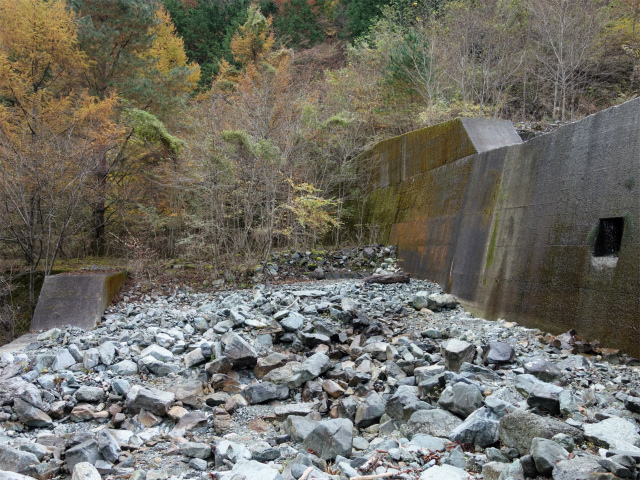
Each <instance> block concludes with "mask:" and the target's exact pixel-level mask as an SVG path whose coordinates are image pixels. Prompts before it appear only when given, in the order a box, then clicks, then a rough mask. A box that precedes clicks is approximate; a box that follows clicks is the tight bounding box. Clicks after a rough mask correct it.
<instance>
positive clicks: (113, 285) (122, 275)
mask: <svg viewBox="0 0 640 480" xmlns="http://www.w3.org/2000/svg"><path fill="white" fill-rule="evenodd" d="M126 279H127V274H126V272H119V273H115V274H113V275H109V276H108V277H107V279H106V280H105V282H104V284H105V290H106V293H107V296H106V300H107V305H108V304H109V303H111V301H112V300H113V297H115V296H116V293H118V290H120V287H121V286H122V284H123V283H124V281H125V280H126Z"/></svg>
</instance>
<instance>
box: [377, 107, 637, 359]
mask: <svg viewBox="0 0 640 480" xmlns="http://www.w3.org/2000/svg"><path fill="white" fill-rule="evenodd" d="M465 122H467V121H466V120H463V121H461V124H462V126H463V127H467V126H469V125H470V124H466V125H465ZM479 122H482V121H479ZM475 127H476V131H479V130H481V131H482V132H483V137H482V138H485V139H486V138H488V137H490V135H491V125H489V124H485V125H482V126H481V128H480V125H479V124H476V125H475ZM500 128H501V129H502V130H501V131H499V132H498V133H497V134H496V139H495V141H484V142H483V141H480V140H476V142H474V141H473V140H471V139H472V138H473V136H474V132H466V133H464V134H463V133H460V132H454V133H455V137H457V138H464V139H466V140H465V141H468V142H470V143H471V145H474V147H473V148H474V150H476V152H477V153H472V154H470V155H467V156H464V157H459V158H454V159H453V160H452V161H447V160H441V161H440V162H438V164H433V165H432V168H416V166H420V165H423V164H424V162H423V160H422V158H420V157H421V156H422V157H424V156H429V155H430V154H429V153H428V152H426V153H420V152H417V153H415V158H414V156H406V155H405V157H404V160H403V161H404V165H405V169H407V170H412V169H413V170H414V171H416V173H415V174H414V175H412V176H410V177H406V178H404V179H399V180H398V181H396V182H394V183H391V182H390V183H389V184H388V185H387V186H385V187H384V188H379V189H378V190H377V191H376V192H374V194H373V196H372V204H371V206H370V210H369V214H370V217H369V221H371V222H377V223H379V224H381V227H382V232H383V233H384V234H385V235H386V238H384V239H385V240H387V241H390V242H391V243H397V244H398V246H399V254H400V258H401V259H402V260H404V268H405V269H406V270H407V271H409V272H410V273H412V274H414V275H417V276H419V277H423V278H431V279H433V280H436V281H438V282H439V283H440V284H441V285H442V286H443V287H444V288H445V289H446V290H447V291H449V292H451V293H453V294H455V295H457V296H458V297H459V298H460V299H461V300H463V303H466V306H467V307H469V308H471V309H472V310H475V312H476V313H478V314H479V315H481V316H484V317H486V318H498V317H508V318H509V319H512V320H515V321H517V322H519V323H521V324H525V325H528V326H535V327H538V328H541V329H543V330H545V331H550V332H553V333H560V332H563V331H566V330H568V329H570V328H575V329H576V331H577V332H578V333H579V334H580V335H582V336H584V337H586V338H587V339H590V340H594V339H598V340H600V342H601V343H602V344H603V345H605V346H611V347H618V348H622V349H623V351H625V352H627V353H629V354H630V355H633V356H635V357H639V356H640V319H639V317H638V315H639V313H638V312H640V245H639V244H640V240H639V239H640V231H639V228H640V227H639V226H638V225H639V222H640V219H639V216H640V191H639V188H640V136H639V135H638V133H639V132H640V100H633V101H631V102H627V103H625V104H623V105H621V106H618V107H614V108H611V109H609V110H606V111H604V112H600V113H598V114H596V115H593V116H591V117H588V118H586V119H584V120H582V121H580V122H577V123H575V124H571V125H568V126H565V127H563V128H561V129H559V130H558V131H556V132H553V133H550V134H547V135H543V136H539V137H536V138H534V139H532V140H530V141H529V142H527V143H525V144H519V145H518V144H511V143H508V142H509V141H510V140H509V139H510V138H514V137H513V136H512V135H510V134H508V133H506V132H505V127H504V125H501V126H500ZM511 129H512V131H513V133H514V134H515V131H514V130H513V128H512V127H511ZM470 130H471V129H470ZM507 130H508V129H507ZM411 135H413V134H412V133H410V134H407V135H406V136H407V137H411ZM421 136H423V137H424V136H425V133H421ZM392 140H395V143H396V145H395V146H392V145H389V144H387V145H388V146H390V147H392V148H389V149H387V150H386V151H393V149H394V148H395V150H397V149H398V145H397V144H398V143H399V142H400V141H401V137H398V138H397V139H392ZM402 141H404V142H410V139H409V138H407V139H406V140H402ZM445 141H450V139H447V140H445ZM496 142H498V143H499V142H505V143H506V144H507V145H508V146H505V147H502V148H496V149H491V148H490V147H492V146H494V145H496ZM513 143H517V142H513ZM476 144H477V145H479V146H484V148H487V150H484V151H482V149H481V148H476V147H475V145H476ZM376 148H377V149H376ZM376 148H374V150H373V160H374V161H377V162H378V163H377V164H378V165H380V166H381V167H380V169H381V170H383V169H384V168H385V167H384V166H383V165H384V162H385V161H386V158H389V154H388V153H385V149H381V148H378V147H376ZM385 155H386V156H385ZM390 177H392V178H393V175H390ZM395 178H397V175H396V176H395ZM380 185H381V184H380ZM381 186H382V185H381ZM601 219H623V220H622V223H623V224H624V225H623V230H622V233H621V241H620V247H619V251H618V253H617V255H613V256H608V257H598V256H594V251H596V252H597V249H596V248H595V247H596V241H597V238H598V229H599V228H602V227H600V225H601ZM616 222H618V223H617V224H618V225H619V223H620V220H616ZM610 223H615V222H610Z"/></svg>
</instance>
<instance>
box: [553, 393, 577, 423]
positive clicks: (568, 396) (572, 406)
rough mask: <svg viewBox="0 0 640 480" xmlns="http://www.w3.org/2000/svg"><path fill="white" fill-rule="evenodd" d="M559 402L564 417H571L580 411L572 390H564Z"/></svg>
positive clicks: (559, 396)
mask: <svg viewBox="0 0 640 480" xmlns="http://www.w3.org/2000/svg"><path fill="white" fill-rule="evenodd" d="M558 402H559V405H560V413H561V414H562V415H563V416H564V417H569V416H571V415H573V414H574V413H577V412H579V411H580V409H579V408H578V402H577V401H576V398H575V396H574V395H573V392H572V391H571V390H562V392H560V394H559V395H558Z"/></svg>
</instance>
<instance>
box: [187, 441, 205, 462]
mask: <svg viewBox="0 0 640 480" xmlns="http://www.w3.org/2000/svg"><path fill="white" fill-rule="evenodd" d="M180 448H181V450H182V454H183V455H186V456H187V457H192V458H201V459H203V460H207V459H208V458H210V457H211V445H209V444H207V443H197V442H187V443H183V444H182V446H181V447H180Z"/></svg>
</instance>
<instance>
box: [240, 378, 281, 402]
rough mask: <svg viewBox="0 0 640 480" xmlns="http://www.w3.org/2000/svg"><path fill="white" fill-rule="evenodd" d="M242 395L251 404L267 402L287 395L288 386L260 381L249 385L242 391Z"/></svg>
mask: <svg viewBox="0 0 640 480" xmlns="http://www.w3.org/2000/svg"><path fill="white" fill-rule="evenodd" d="M242 396H243V397H244V398H246V399H247V401H248V402H249V403H250V404H251V405H256V404H259V403H264V402H268V401H269V400H276V399H280V400H284V399H285V398H287V397H288V396H289V388H288V387H287V386H286V385H274V384H273V383H269V382H260V383H256V384H253V385H249V386H248V387H247V388H245V389H244V390H243V391H242Z"/></svg>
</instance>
